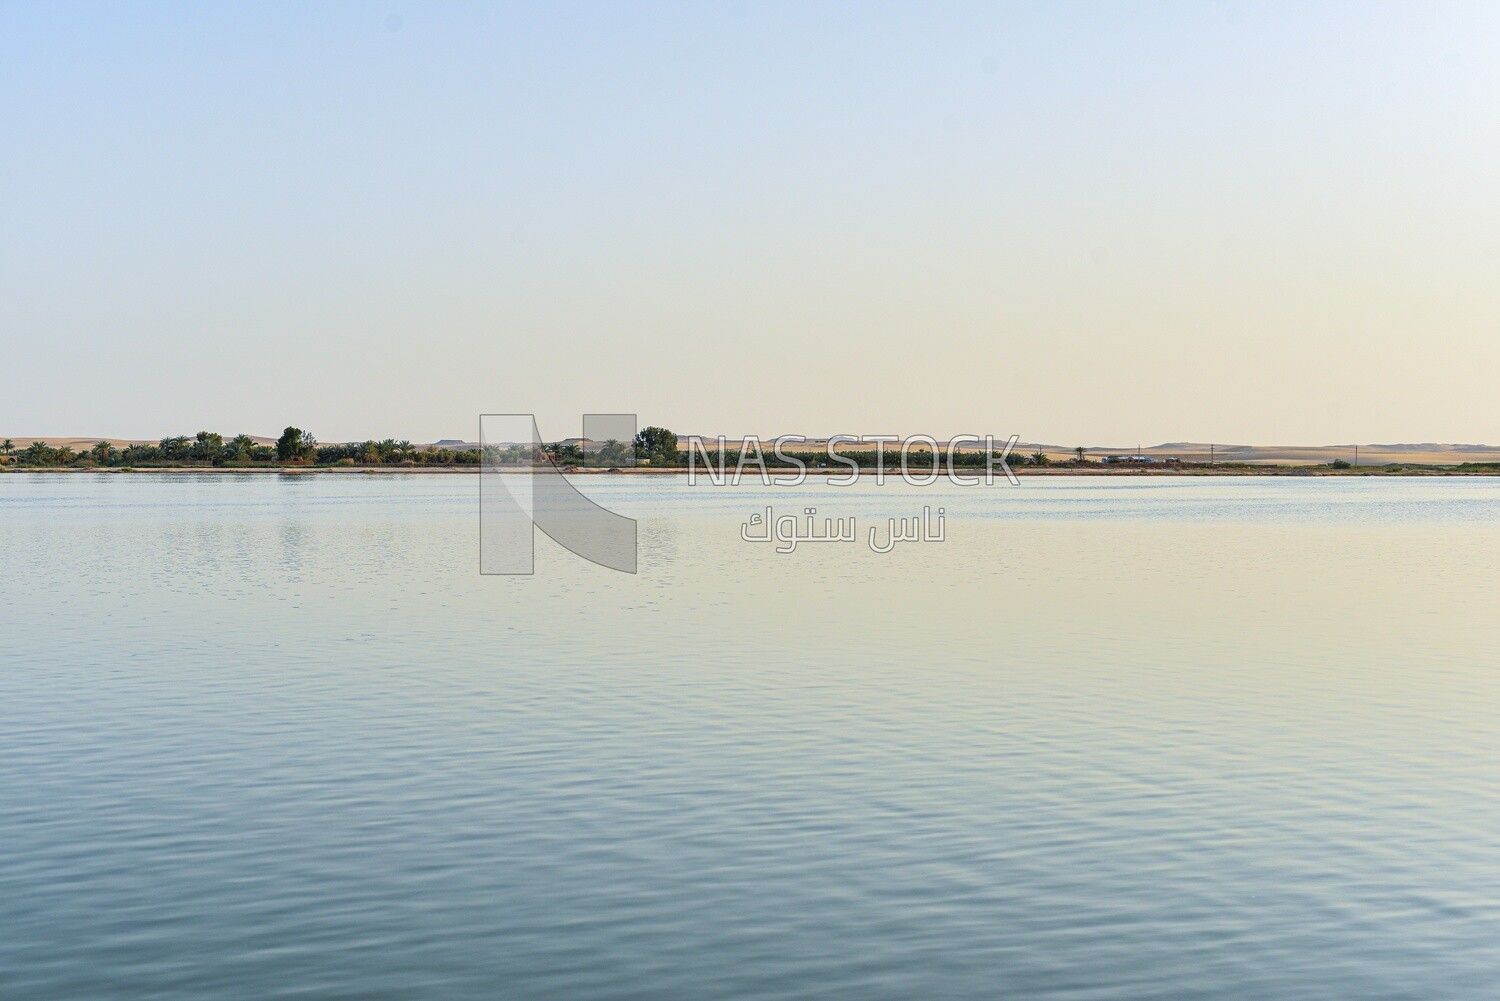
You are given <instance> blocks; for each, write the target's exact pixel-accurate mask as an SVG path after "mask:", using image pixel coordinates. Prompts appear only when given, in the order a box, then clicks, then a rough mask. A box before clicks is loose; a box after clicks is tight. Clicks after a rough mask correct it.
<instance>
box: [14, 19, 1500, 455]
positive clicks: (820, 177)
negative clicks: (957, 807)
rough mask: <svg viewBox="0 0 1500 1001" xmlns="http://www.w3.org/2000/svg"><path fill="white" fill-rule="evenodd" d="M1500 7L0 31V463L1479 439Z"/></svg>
mask: <svg viewBox="0 0 1500 1001" xmlns="http://www.w3.org/2000/svg"><path fill="white" fill-rule="evenodd" d="M1497 53H1500V4H1495V3H1491V2H1483V3H1479V2H1476V3H1436V2H1421V3H1416V2H1413V3H1404V4H1390V3H1386V4H1376V3H1369V2H1357V3H1308V2H1296V3H1281V4H1266V3H1238V2H1237V3H1231V4H1226V3H1185V4H1172V3H1160V2H1151V3H1146V2H1141V3H1135V4H1125V3H1098V4H1077V3H1054V2H1040V0H1039V2H1036V3H1030V4H998V3H976V4H960V3H947V4H932V3H920V4H919V3H904V4H874V3H868V2H861V3H849V4H829V3H823V4H816V3H800V2H799V3H785V4H761V3H739V4H729V3H724V4H685V3H684V4H661V3H654V4H653V3H646V4H624V3H619V4H585V5H580V4H540V3H538V4H492V3H483V4H459V3H441V4H439V3H430V4H411V3H394V2H385V3H368V4H365V3H319V4H305V3H288V4H267V3H259V2H257V3H239V4H234V3H214V4H187V3H184V4H169V3H136V4H122V3H97V4H78V3H73V4H65V3H64V4H60V3H53V2H48V3H39V2H38V3H19V2H5V3H0V331H3V335H4V336H3V342H0V371H3V372H4V374H5V378H4V390H3V394H0V435H6V436H11V437H21V436H30V435H40V434H57V435H98V436H103V435H111V436H118V437H147V438H155V437H160V436H162V435H166V434H175V433H192V432H193V431H196V430H200V429H208V430H215V431H219V432H222V433H224V434H235V433H239V432H248V433H252V434H276V433H277V432H279V430H280V429H281V428H282V427H284V426H285V425H287V424H296V425H299V426H301V427H304V428H307V429H309V430H311V431H312V432H313V433H314V434H315V435H317V437H318V438H320V439H322V440H325V441H333V440H342V439H350V438H365V437H375V438H384V437H396V438H409V439H412V440H414V441H425V440H431V439H434V438H451V437H473V435H474V434H475V431H476V426H477V415H478V414H479V413H481V412H532V413H536V414H537V415H538V419H539V421H540V423H541V428H542V432H543V434H544V435H546V436H548V437H553V436H555V437H563V436H566V435H570V434H574V433H576V432H577V429H578V426H579V421H580V415H581V414H582V413H583V412H585V411H592V412H600V411H606V412H607V411H633V412H637V413H639V414H640V416H641V420H642V421H643V422H644V423H657V424H665V425H667V426H669V427H671V428H673V429H674V430H677V431H679V432H684V433H705V434H714V433H719V432H723V433H728V434H745V433H756V434H761V435H773V434H778V433H787V432H800V433H803V434H809V435H827V434H833V433H855V434H858V433H865V434H917V433H926V434H933V435H937V436H946V435H950V434H956V433H961V432H976V433H981V434H983V433H986V432H992V433H996V434H1001V435H1006V434H1011V433H1016V434H1019V435H1021V436H1022V438H1023V439H1025V440H1032V441H1049V442H1057V443H1061V444H1064V445H1070V444H1074V443H1084V444H1096V443H1097V444H1119V443H1129V444H1134V443H1136V442H1144V443H1147V444H1149V443H1152V442H1160V441H1181V440H1196V441H1211V440H1216V441H1221V442H1241V443H1262V444H1268V443H1310V444H1313V443H1335V442H1338V443H1342V442H1350V441H1359V442H1421V441H1444V442H1489V443H1500V406H1497V405H1496V403H1495V401H1496V398H1497V396H1500V393H1497V391H1496V388H1495V387H1496V385H1497V375H1500V124H1497V123H1500V59H1497V58H1496V55H1497Z"/></svg>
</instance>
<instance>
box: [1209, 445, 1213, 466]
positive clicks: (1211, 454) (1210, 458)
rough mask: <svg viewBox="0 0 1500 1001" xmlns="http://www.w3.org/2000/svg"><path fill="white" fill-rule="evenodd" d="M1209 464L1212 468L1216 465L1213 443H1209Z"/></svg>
mask: <svg viewBox="0 0 1500 1001" xmlns="http://www.w3.org/2000/svg"><path fill="white" fill-rule="evenodd" d="M1208 464H1209V465H1210V466H1212V465H1213V464H1214V446H1213V442H1209V443H1208Z"/></svg>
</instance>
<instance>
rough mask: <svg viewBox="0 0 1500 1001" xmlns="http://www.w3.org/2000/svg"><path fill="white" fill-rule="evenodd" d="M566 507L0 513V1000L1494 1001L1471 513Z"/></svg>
mask: <svg viewBox="0 0 1500 1001" xmlns="http://www.w3.org/2000/svg"><path fill="white" fill-rule="evenodd" d="M588 488H589V490H590V491H591V492H592V493H593V494H594V495H595V496H596V497H598V499H600V500H601V501H602V502H604V503H606V504H608V505H610V506H612V507H615V508H616V509H618V510H620V511H622V512H623V513H626V514H630V515H632V516H634V517H638V518H640V519H641V525H640V540H641V555H640V559H641V573H640V574H639V575H638V576H635V577H630V576H626V575H622V574H617V573H613V572H611V571H607V570H603V569H600V568H597V567H594V566H591V565H589V564H586V563H584V562H582V561H580V560H578V559H577V558H575V557H572V556H570V555H568V554H566V553H562V552H560V551H558V550H557V549H556V547H554V546H552V544H551V543H550V542H547V541H546V540H540V542H539V546H538V553H537V574H536V576H534V577H532V578H480V577H479V576H478V575H477V573H476V565H477V546H476V538H475V531H476V524H475V519H476V515H475V512H476V502H475V489H476V481H475V479H474V478H472V477H469V476H411V477H404V476H403V477H396V476H359V475H353V476H337V477H335V476H317V477H298V478H291V477H265V476H170V477H153V476H147V475H55V476H26V475H5V476H0V553H3V556H4V570H3V575H4V576H3V581H4V585H5V586H4V593H3V598H4V602H3V613H0V614H3V622H4V628H3V645H0V997H4V998H7V999H10V998H24V999H33V998H35V999H52V998H57V999H70V1001H76V999H92V998H98V999H106V998H107V999H135V998H153V999H158V998H160V999H179V998H180V999H188V998H192V999H199V998H205V997H215V998H255V999H263V998H300V999H332V998H359V999H381V998H393V999H394V998H403V999H404V998H487V999H488V998H562V999H570V998H580V999H587V998H643V999H646V998H650V999H673V998H684V999H686V998H692V999H699V998H746V999H748V998H785V997H798V998H861V999H883V998H979V997H1007V998H1044V999H1051V998H1056V999H1063V998H1067V999H1111V998H1231V997H1233V998H1257V999H1262V998H1288V999H1290V998H1306V999H1319V1001H1323V999H1329V998H1360V999H1383V998H1390V999H1394V998H1410V999H1424V1001H1426V999H1447V998H1452V999H1458V998H1463V999H1492V998H1496V997H1500V668H1497V663H1496V661H1497V655H1496V649H1497V648H1496V631H1495V621H1496V620H1495V614H1496V610H1497V607H1500V606H1497V601H1496V598H1497V593H1500V569H1497V567H1500V482H1497V481H1492V480H1478V479H1473V480H1469V479H1466V480H1384V479H1381V480H1377V479H1337V480H1333V479H1302V480H1299V479H1274V480H1273V479H1213V480H1199V479H1150V480H1138V479H1109V480H1098V479H1095V480H1071V479H1047V480H1045V481H1043V480H1040V479H1030V480H1027V481H1025V482H1024V485H1023V486H1022V487H1020V488H1010V487H994V488H990V489H956V488H952V487H948V488H945V489H930V490H920V489H915V488H910V487H901V486H890V485H888V486H886V487H884V488H876V487H874V486H873V485H871V484H863V485H861V486H860V487H857V488H853V489H847V490H837V489H832V488H829V487H827V486H826V485H816V486H815V485H808V486H805V487H802V488H800V489H797V490H785V489H780V490H778V489H765V488H759V487H755V488H744V489H734V490H731V489H720V488H712V487H707V486H702V485H700V486H699V487H697V488H688V487H687V486H686V485H685V484H683V483H682V482H680V481H668V480H654V479H647V478H633V477H630V478H627V477H619V478H607V479H606V478H598V479H594V480H590V481H589V483H588ZM768 503H770V504H775V505H777V508H778V511H780V510H783V509H784V510H785V511H786V512H788V513H793V512H797V511H800V509H801V508H803V507H805V506H816V507H817V508H818V510H819V512H820V514H828V515H833V516H851V515H852V516H857V517H859V518H860V519H862V521H865V522H867V521H868V519H872V518H876V517H879V518H882V519H883V518H885V517H887V516H909V515H913V514H915V513H917V512H919V511H920V509H921V506H922V505H923V504H929V505H933V506H934V507H935V506H937V505H939V504H941V505H942V506H943V507H944V510H945V515H946V540H945V541H944V542H942V543H927V544H921V545H915V544H908V545H904V546H898V548H897V549H896V550H895V551H894V552H892V553H890V554H888V555H883V556H882V555H876V554H874V553H872V552H870V551H869V549H868V548H867V547H865V546H864V545H863V544H862V543H861V544H859V545H822V546H804V547H803V548H800V549H799V550H798V551H797V552H796V553H793V554H791V555H777V554H775V553H774V552H772V551H771V547H770V546H766V545H753V544H748V543H744V542H742V541H741V540H740V538H739V531H740V525H741V524H742V523H743V522H744V521H745V520H746V519H747V518H748V517H749V515H750V514H752V513H754V512H756V511H759V510H761V509H762V508H763V507H764V505H765V504H768Z"/></svg>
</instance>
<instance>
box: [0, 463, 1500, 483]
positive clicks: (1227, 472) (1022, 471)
mask: <svg viewBox="0 0 1500 1001" xmlns="http://www.w3.org/2000/svg"><path fill="white" fill-rule="evenodd" d="M1012 470H1013V472H1015V474H1016V475H1017V476H1018V477H1020V476H1126V477H1141V476H1160V477H1179V476H1300V477H1307V476H1341V477H1347V476H1386V477H1390V476H1402V477H1421V476H1446V477H1463V476H1500V466H1497V467H1496V468H1492V469H1459V468H1457V467H1454V466H1409V465H1407V466H1401V467H1399V468H1391V467H1388V466H1352V467H1350V468H1348V469H1330V468H1328V467H1318V466H1270V465H1255V466H1249V465H1247V466H1240V467H1225V466H1193V467H1182V466H1166V465H1159V466H1104V465H1098V466H1093V467H1090V466H1068V465H1061V464H1059V465H1053V466H1041V467H1038V466H1021V467H1012ZM483 471H484V470H483V469H482V468H481V467H479V466H476V465H455V466H438V465H424V466H389V465H387V466H238V467H236V466H133V467H128V468H124V467H112V468H111V467H105V468H98V467H94V468H88V467H83V468H80V467H77V466H17V465H8V466H0V475H6V476H10V475H47V474H57V473H61V474H65V475H94V476H118V475H125V476H130V475H138V474H142V473H148V474H153V473H154V474H164V475H168V476H183V475H200V474H209V475H238V476H245V475H249V476H323V475H332V476H351V475H352V476H366V475H377V476H425V475H429V474H431V475H438V476H448V475H453V474H459V475H473V474H476V473H480V472H483ZM500 471H501V472H504V473H508V474H517V473H519V474H527V473H532V474H534V473H537V472H546V470H534V469H532V468H530V467H525V466H516V467H505V468H503V469H502V470H500ZM849 472H850V469H849V468H848V467H847V466H843V465H840V466H837V467H829V468H822V469H818V468H812V467H809V468H808V469H807V470H806V474H807V475H808V476H847V475H848V474H849ZM767 473H768V475H769V476H770V477H771V478H772V479H773V480H775V479H790V478H792V477H793V476H794V475H795V473H794V472H793V471H792V470H789V469H787V468H786V467H770V468H768V470H767ZM875 473H876V471H875V470H874V469H872V468H861V469H860V470H859V475H861V476H874V475H875ZM919 473H920V475H927V473H928V471H927V470H925V469H924V470H921V471H919ZM687 474H688V470H687V467H685V466H681V467H675V466H674V467H671V468H664V469H651V468H640V467H637V468H625V469H614V470H608V469H588V468H575V469H565V470H563V475H565V476H686V475H687ZM698 475H699V476H703V477H707V476H708V475H709V471H708V470H706V469H699V470H698ZM729 475H733V471H732V470H731V471H730V473H729ZM885 475H886V476H888V477H891V478H893V479H899V478H900V472H899V470H897V471H892V470H891V469H886V470H885ZM957 475H958V476H960V477H963V478H965V479H971V478H977V477H982V476H983V475H984V470H983V468H982V467H979V468H975V467H970V466H959V467H958V468H957ZM994 475H995V478H996V479H1000V480H1003V479H1004V478H1005V477H1004V474H1002V473H1001V472H1000V471H999V470H998V469H997V470H996V472H995V474H994ZM946 477H947V474H946V473H940V474H939V478H940V479H945V478H946ZM759 478H760V472H759V469H758V468H757V467H747V469H746V471H745V473H744V475H743V479H746V480H750V479H759Z"/></svg>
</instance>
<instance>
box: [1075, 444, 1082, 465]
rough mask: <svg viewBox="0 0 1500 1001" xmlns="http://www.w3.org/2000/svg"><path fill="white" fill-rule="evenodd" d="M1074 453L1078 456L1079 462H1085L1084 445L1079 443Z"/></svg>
mask: <svg viewBox="0 0 1500 1001" xmlns="http://www.w3.org/2000/svg"><path fill="white" fill-rule="evenodd" d="M1073 454H1074V455H1076V456H1078V461H1079V462H1083V461H1084V454H1085V453H1084V450H1083V446H1082V445H1079V446H1078V447H1077V448H1075V449H1073Z"/></svg>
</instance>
